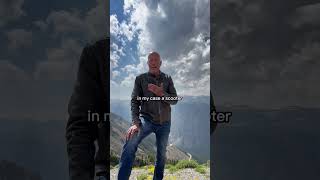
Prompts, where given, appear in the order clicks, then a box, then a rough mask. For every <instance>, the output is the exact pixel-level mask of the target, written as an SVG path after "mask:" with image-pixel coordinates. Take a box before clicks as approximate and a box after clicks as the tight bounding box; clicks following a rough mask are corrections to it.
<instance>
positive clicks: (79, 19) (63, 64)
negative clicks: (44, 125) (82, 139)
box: [0, 0, 109, 120]
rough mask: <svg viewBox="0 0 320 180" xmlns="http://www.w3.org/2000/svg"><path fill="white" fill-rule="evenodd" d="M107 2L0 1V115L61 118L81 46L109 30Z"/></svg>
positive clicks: (0, 116)
mask: <svg viewBox="0 0 320 180" xmlns="http://www.w3.org/2000/svg"><path fill="white" fill-rule="evenodd" d="M107 4H108V3H106V1H100V0H97V1H81V2H79V1H76V0H70V1H62V0H57V1H41V0H28V1H25V0H12V1H6V0H0V17H1V19H0V29H1V31H0V118H8V119H26V118H32V119H39V120H48V119H50V120H52V119H53V120H65V119H66V115H67V114H66V110H67V108H66V107H67V102H68V100H69V97H70V94H71V91H72V88H73V84H74V79H75V74H76V71H77V65H78V62H79V57H80V53H81V51H82V49H83V47H84V46H85V45H86V44H87V43H92V42H94V41H96V40H98V39H102V38H104V37H106V36H107V35H108V34H109V30H108V24H109V20H108V18H107V14H108V13H107V9H108V6H107Z"/></svg>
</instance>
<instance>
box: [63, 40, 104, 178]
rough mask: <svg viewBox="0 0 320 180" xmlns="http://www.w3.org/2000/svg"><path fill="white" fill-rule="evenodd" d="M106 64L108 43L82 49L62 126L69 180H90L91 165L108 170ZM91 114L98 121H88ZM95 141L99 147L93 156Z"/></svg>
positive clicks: (101, 42) (91, 176) (91, 175)
mask: <svg viewBox="0 0 320 180" xmlns="http://www.w3.org/2000/svg"><path fill="white" fill-rule="evenodd" d="M108 60H109V39H106V40H102V41H99V42H97V43H95V44H94V45H90V46H87V47H85V48H84V50H83V52H82V55H81V58H80V63H79V70H78V74H77V80H76V83H75V87H74V90H73V94H72V96H71V99H70V101H69V105H68V112H69V119H68V122H67V126H66V140H67V152H68V159H69V174H70V180H89V179H93V177H94V172H95V165H99V167H103V168H104V170H105V171H106V170H107V168H108V167H109V161H108V160H109V159H108V158H109V142H110V140H109V127H110V122H109V116H106V114H108V112H109V111H110V110H109V109H110V107H109V63H110V62H109V61H108ZM93 113H97V114H99V119H92V117H91V114H93ZM95 140H98V145H99V150H98V152H97V153H95V152H96V150H95V145H94V141H95ZM105 173H109V172H105ZM106 176H108V174H107V175H106Z"/></svg>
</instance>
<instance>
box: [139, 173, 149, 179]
mask: <svg viewBox="0 0 320 180" xmlns="http://www.w3.org/2000/svg"><path fill="white" fill-rule="evenodd" d="M147 179H148V175H147V174H141V175H139V176H138V177H137V180H147Z"/></svg>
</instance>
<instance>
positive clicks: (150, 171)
mask: <svg viewBox="0 0 320 180" xmlns="http://www.w3.org/2000/svg"><path fill="white" fill-rule="evenodd" d="M147 171H148V174H150V175H153V172H154V166H153V165H151V166H149V167H148V169H147Z"/></svg>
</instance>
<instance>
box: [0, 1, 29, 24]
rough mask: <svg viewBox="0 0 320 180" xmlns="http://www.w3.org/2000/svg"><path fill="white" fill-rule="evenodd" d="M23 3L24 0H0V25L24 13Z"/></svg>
mask: <svg viewBox="0 0 320 180" xmlns="http://www.w3.org/2000/svg"><path fill="white" fill-rule="evenodd" d="M23 3H24V0H0V27H1V26H4V25H5V24H6V23H8V22H10V21H13V20H16V19H18V18H19V17H20V16H22V15H24V14H25V13H24V12H23V10H22V5H23Z"/></svg>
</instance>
